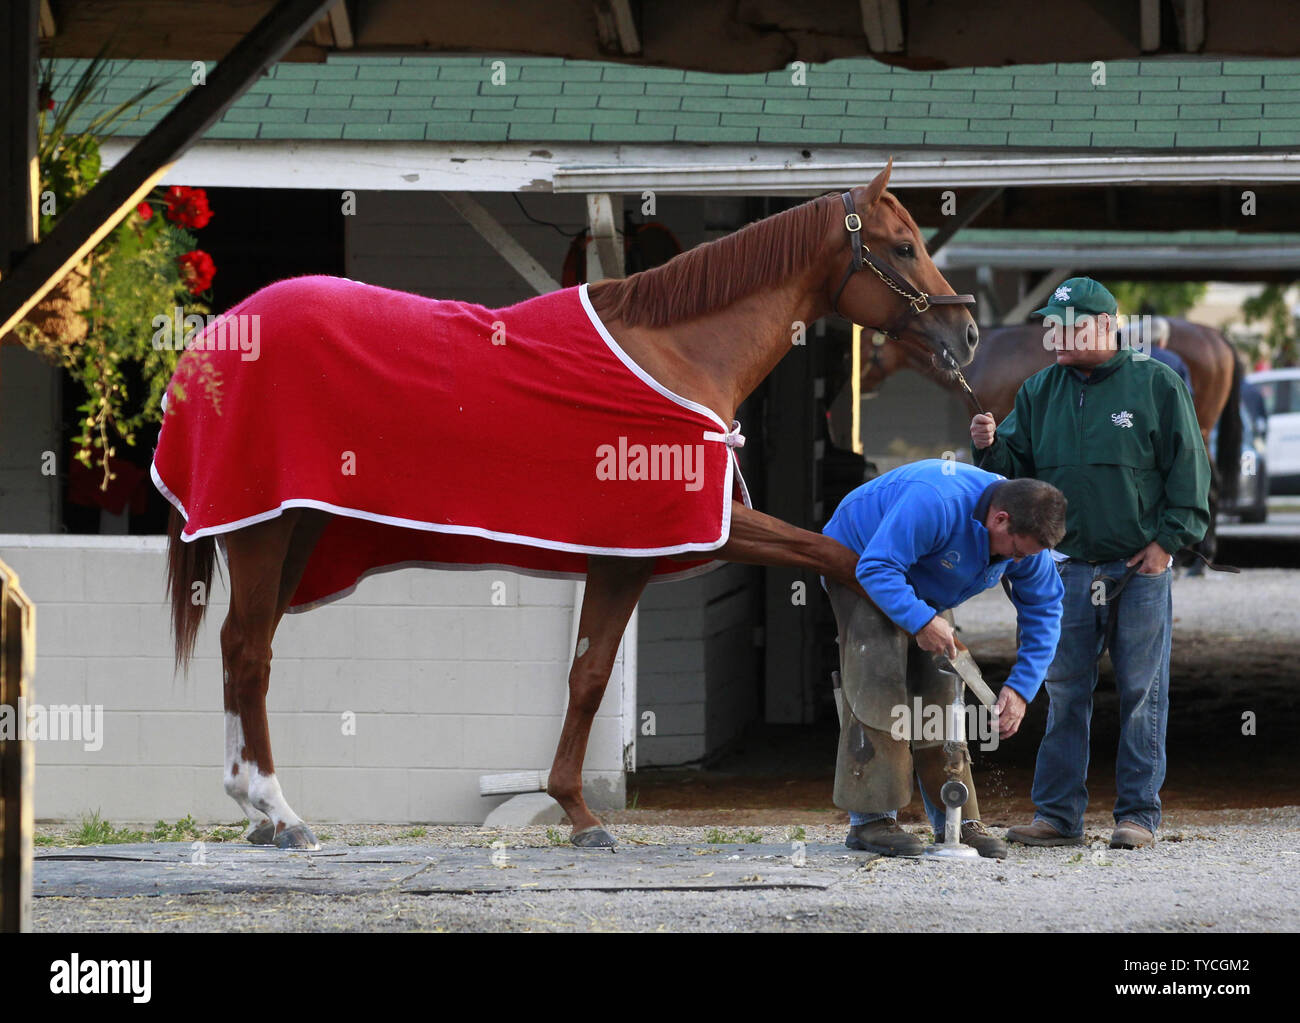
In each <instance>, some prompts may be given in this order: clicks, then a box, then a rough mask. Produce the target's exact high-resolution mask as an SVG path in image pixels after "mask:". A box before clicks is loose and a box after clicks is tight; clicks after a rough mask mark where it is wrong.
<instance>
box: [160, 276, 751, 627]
mask: <svg viewBox="0 0 1300 1023" xmlns="http://www.w3.org/2000/svg"><path fill="white" fill-rule="evenodd" d="M186 348H187V349H188V350H187V351H186V353H185V354H184V355H183V356H182V358H181V361H180V364H179V366H178V368H177V371H176V375H175V376H174V377H173V379H172V383H171V385H170V387H169V389H168V396H167V399H165V401H164V408H165V409H166V414H165V415H164V418H163V427H162V432H161V434H160V436H159V440H158V448H157V451H156V452H155V453H154V460H153V471H152V475H153V480H154V483H155V484H156V485H157V487H158V489H159V490H160V491H161V492H162V493H163V494H164V496H166V497H167V499H168V500H169V501H171V503H172V504H173V505H175V507H176V508H177V509H178V510H179V511H180V513H181V515H183V516H184V517H185V520H186V522H185V529H184V532H183V533H182V537H183V539H185V540H186V541H192V540H195V539H197V538H199V537H203V536H212V535H215V534H221V533H226V532H229V531H231V530H234V529H239V528H240V527H242V526H247V525H250V524H252V523H255V522H261V521H264V520H266V519H270V518H274V517H275V516H277V515H279V514H281V513H282V512H283V511H284V509H286V508H319V509H323V510H325V511H329V512H333V513H334V516H335V517H334V518H332V519H331V520H330V522H329V524H328V526H327V527H326V529H325V532H324V533H323V535H322V536H321V539H320V542H319V543H318V544H317V546H316V549H315V551H314V553H313V554H312V557H311V561H310V563H309V564H308V566H307V570H306V573H305V574H304V576H303V579H302V582H301V584H300V585H299V587H298V590H297V592H296V593H295V595H294V598H293V604H292V607H291V610H296V611H304V610H307V609H308V608H310V607H314V606H316V605H318V604H321V603H324V602H326V601H329V600H333V599H336V598H338V597H341V596H344V595H346V594H347V593H349V592H351V590H352V589H353V588H355V586H356V584H357V582H358V580H360V579H361V577H363V576H365V575H367V574H368V573H371V572H375V571H381V570H385V569H393V568H400V567H405V566H409V565H428V566H444V567H458V566H459V567H465V566H504V567H507V568H511V569H515V570H520V571H525V572H531V573H534V574H541V575H547V576H579V575H582V574H584V573H585V572H586V562H587V555H588V554H611V555H623V556H628V557H656V556H657V557H659V559H660V560H659V561H658V563H657V564H656V578H661V579H663V578H681V577H682V576H683V575H687V574H693V573H695V572H698V571H702V570H705V569H707V568H709V567H712V566H713V565H714V564H716V562H711V561H710V560H709V559H708V558H701V559H698V560H697V559H691V560H689V561H668V560H665V559H664V557H663V556H665V555H670V554H682V553H687V552H693V551H699V552H706V551H711V550H715V549H717V548H718V547H720V546H721V545H722V544H724V543H725V542H726V540H727V537H728V534H729V531H730V526H731V501H732V497H733V493H734V495H735V496H736V497H737V498H738V499H740V500H743V501H744V502H745V503H746V504H748V503H749V501H748V496H747V495H746V493H745V489H744V481H743V480H742V479H741V478H740V472H739V466H738V464H737V462H736V459H735V454H734V451H733V448H734V447H737V446H739V445H740V444H742V443H743V439H742V438H741V437H740V435H739V432H738V429H739V427H738V424H733V425H732V427H731V429H728V427H727V426H726V424H724V423H723V422H722V420H720V419H719V418H718V417H717V416H716V415H715V414H714V413H713V412H711V411H710V410H709V409H707V408H705V407H704V406H702V405H699V404H697V403H695V402H692V401H689V400H687V399H685V398H682V397H680V396H679V395H676V394H673V393H672V392H671V391H669V390H667V389H666V388H664V387H663V386H661V385H660V384H659V383H658V382H657V381H655V380H654V379H652V378H651V377H650V376H649V375H648V374H647V373H646V372H645V371H644V370H642V369H641V367H639V366H638V365H636V363H634V362H633V361H632V360H631V359H630V358H629V357H628V356H627V355H626V353H624V352H623V350H622V349H621V348H620V347H619V346H618V343H617V342H616V341H615V340H614V338H613V337H611V336H610V334H609V333H608V331H606V330H605V328H604V325H603V324H602V323H601V322H600V320H599V318H597V316H596V314H595V312H594V311H593V310H592V308H591V304H590V302H589V301H588V298H587V293H586V286H585V285H584V286H582V287H580V288H569V289H566V290H564V291H559V292H555V293H553V294H550V295H544V296H542V297H540V298H534V299H531V300H529V301H527V302H521V303H520V304H519V305H514V306H510V307H509V308H505V309H485V308H483V307H482V306H477V305H471V304H468V303H465V302H452V301H436V300H433V299H428V298H422V297H420V296H418V295H411V294H407V293H405V292H400V291H390V290H388V289H386V288H377V287H373V286H371V285H367V284H360V283H358V282H356V281H351V280H345V279H341V278H335V277H299V278H295V279H292V280H286V281H280V282H279V283H276V284H272V285H271V286H269V287H267V288H263V289H262V290H261V291H258V292H256V293H254V294H253V295H251V296H250V297H249V298H248V299H246V300H245V301H244V302H242V303H240V304H239V305H238V306H235V307H234V308H233V309H231V310H230V311H229V312H228V313H226V314H225V315H223V316H222V317H219V318H218V319H217V320H215V321H214V322H213V323H211V324H209V325H208V326H207V328H206V329H204V330H202V331H197V330H196V331H194V336H193V338H191V339H190V340H189V341H188V343H187V344H186Z"/></svg>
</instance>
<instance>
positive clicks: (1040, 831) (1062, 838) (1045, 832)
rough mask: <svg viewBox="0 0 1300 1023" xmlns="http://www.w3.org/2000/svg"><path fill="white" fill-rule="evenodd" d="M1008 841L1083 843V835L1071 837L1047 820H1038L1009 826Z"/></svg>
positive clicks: (1025, 842) (1062, 843)
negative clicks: (1063, 833) (1012, 826)
mask: <svg viewBox="0 0 1300 1023" xmlns="http://www.w3.org/2000/svg"><path fill="white" fill-rule="evenodd" d="M1007 841H1008V842H1019V843H1020V844H1021V845H1083V836H1082V835H1078V836H1076V837H1074V838H1071V837H1070V836H1069V835H1062V834H1061V833H1060V832H1059V831H1057V830H1056V829H1055V828H1054V827H1052V826H1051V825H1050V824H1048V823H1047V821H1039V820H1036V821H1034V823H1032V824H1021V825H1019V826H1017V827H1014V828H1007Z"/></svg>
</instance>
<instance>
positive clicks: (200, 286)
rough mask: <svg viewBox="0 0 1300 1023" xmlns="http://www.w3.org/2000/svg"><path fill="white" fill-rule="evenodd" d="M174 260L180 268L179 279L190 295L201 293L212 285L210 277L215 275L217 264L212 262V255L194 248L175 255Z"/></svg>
mask: <svg viewBox="0 0 1300 1023" xmlns="http://www.w3.org/2000/svg"><path fill="white" fill-rule="evenodd" d="M176 262H177V264H178V265H179V266H180V269H181V280H182V281H184V282H185V286H186V287H187V288H189V289H190V294H191V295H198V294H201V293H203V292H205V291H207V290H208V288H210V287H211V286H212V278H213V277H214V276H216V273H217V265H216V264H215V263H213V262H212V257H211V256H209V255H208V254H207V253H206V252H204V251H203V250H202V249H195V250H194V251H192V252H186V253H185V254H183V255H180V256H177V257H176Z"/></svg>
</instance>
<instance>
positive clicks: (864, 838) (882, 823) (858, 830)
mask: <svg viewBox="0 0 1300 1023" xmlns="http://www.w3.org/2000/svg"><path fill="white" fill-rule="evenodd" d="M844 844H845V845H847V846H848V847H849V848H850V849H860V850H865V851H866V852H873V853H879V854H880V855H881V856H920V855H921V852H922V850H923V849H924V848H925V843H924V842H922V841H921V840H920V839H919V838H917V837H916V836H915V835H913V834H912V833H911V832H910V831H904V830H903V829H902V828H900V827H899V826H898V821H896V820H894V819H893V818H892V817H884V818H882V819H880V820H878V821H871V822H870V823H868V824H859V825H858V826H857V827H855V828H854V827H851V828H849V833H848V836H847V837H846V838H845V839H844Z"/></svg>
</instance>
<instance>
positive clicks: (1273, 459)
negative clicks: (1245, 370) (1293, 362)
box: [1246, 367, 1300, 494]
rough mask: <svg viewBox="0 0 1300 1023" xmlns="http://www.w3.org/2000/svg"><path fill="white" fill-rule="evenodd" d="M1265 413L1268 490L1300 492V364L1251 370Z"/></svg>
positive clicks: (1273, 491)
mask: <svg viewBox="0 0 1300 1023" xmlns="http://www.w3.org/2000/svg"><path fill="white" fill-rule="evenodd" d="M1246 381H1247V382H1248V383H1250V384H1253V385H1254V386H1256V387H1258V388H1259V391H1260V394H1261V396H1262V397H1263V399H1264V410H1265V412H1266V413H1267V415H1268V466H1269V481H1270V482H1269V490H1270V492H1271V493H1274V494H1300V367H1291V368H1288V369H1270V370H1264V371H1263V372H1260V373H1251V374H1250V375H1249V376H1248V377H1246Z"/></svg>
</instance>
